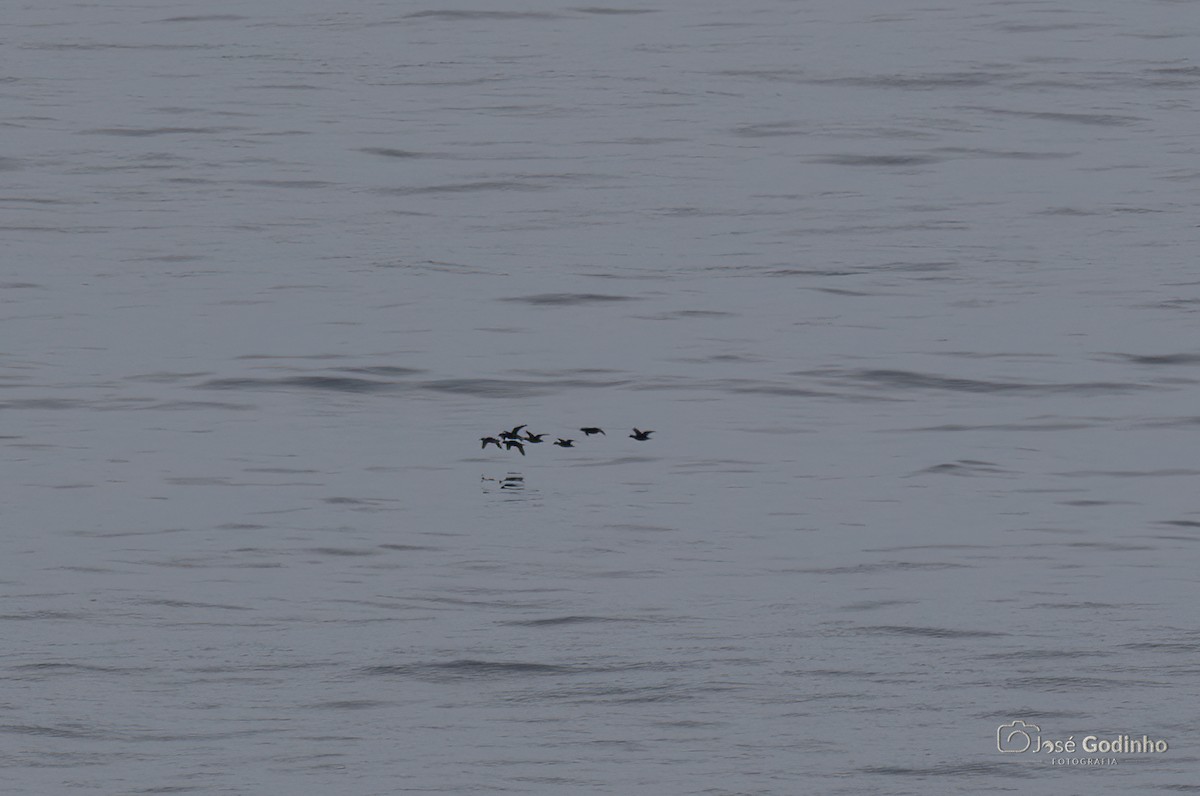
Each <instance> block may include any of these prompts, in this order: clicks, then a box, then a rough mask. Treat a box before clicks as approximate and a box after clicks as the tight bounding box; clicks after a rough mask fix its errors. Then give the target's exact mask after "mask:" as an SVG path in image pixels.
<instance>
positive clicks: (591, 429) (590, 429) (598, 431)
mask: <svg viewBox="0 0 1200 796" xmlns="http://www.w3.org/2000/svg"><path fill="white" fill-rule="evenodd" d="M579 430H580V431H582V432H583V433H584V436H588V437H590V436H592V435H593V434H604V429H602V428H596V427H595V426H588V427H587V428H581V429H579ZM604 436H606V437H607V436H608V435H607V434H604Z"/></svg>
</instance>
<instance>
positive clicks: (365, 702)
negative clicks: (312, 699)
mask: <svg viewBox="0 0 1200 796" xmlns="http://www.w3.org/2000/svg"><path fill="white" fill-rule="evenodd" d="M392 705H393V703H392V702H384V701H383V700H379V699H338V700H332V701H330V702H316V703H314V704H311V705H309V706H308V707H309V708H311V709H313V710H368V709H370V708H384V707H391V706H392Z"/></svg>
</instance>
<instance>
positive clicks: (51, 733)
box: [0, 724, 112, 740]
mask: <svg viewBox="0 0 1200 796" xmlns="http://www.w3.org/2000/svg"><path fill="white" fill-rule="evenodd" d="M0 733H7V734H10V735H33V736H37V737H42V738H92V739H98V740H111V737H112V735H111V733H109V732H108V731H107V730H90V729H81V728H79V727H78V726H76V727H50V726H46V725H40V724H0Z"/></svg>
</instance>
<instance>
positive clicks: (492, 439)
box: [479, 437, 500, 449]
mask: <svg viewBox="0 0 1200 796" xmlns="http://www.w3.org/2000/svg"><path fill="white" fill-rule="evenodd" d="M479 441H480V442H482V443H483V444H482V445H480V446H479V447H480V448H481V449H482V448H486V447H487V446H488V445H495V446H496V447H497V448H499V447H500V440H498V439H496V438H495V437H480V438H479Z"/></svg>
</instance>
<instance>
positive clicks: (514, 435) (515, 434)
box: [497, 423, 527, 439]
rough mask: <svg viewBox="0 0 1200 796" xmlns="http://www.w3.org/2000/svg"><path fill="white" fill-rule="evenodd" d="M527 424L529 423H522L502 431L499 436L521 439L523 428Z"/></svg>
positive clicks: (501, 437)
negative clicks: (510, 429) (509, 429)
mask: <svg viewBox="0 0 1200 796" xmlns="http://www.w3.org/2000/svg"><path fill="white" fill-rule="evenodd" d="M526 425H527V424H525V423H522V424H521V425H519V426H517V427H516V428H514V429H513V430H512V431H501V432H500V433H499V434H498V435H497V436H499V437H500V439H520V438H521V429H523V428H525V426H526Z"/></svg>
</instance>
